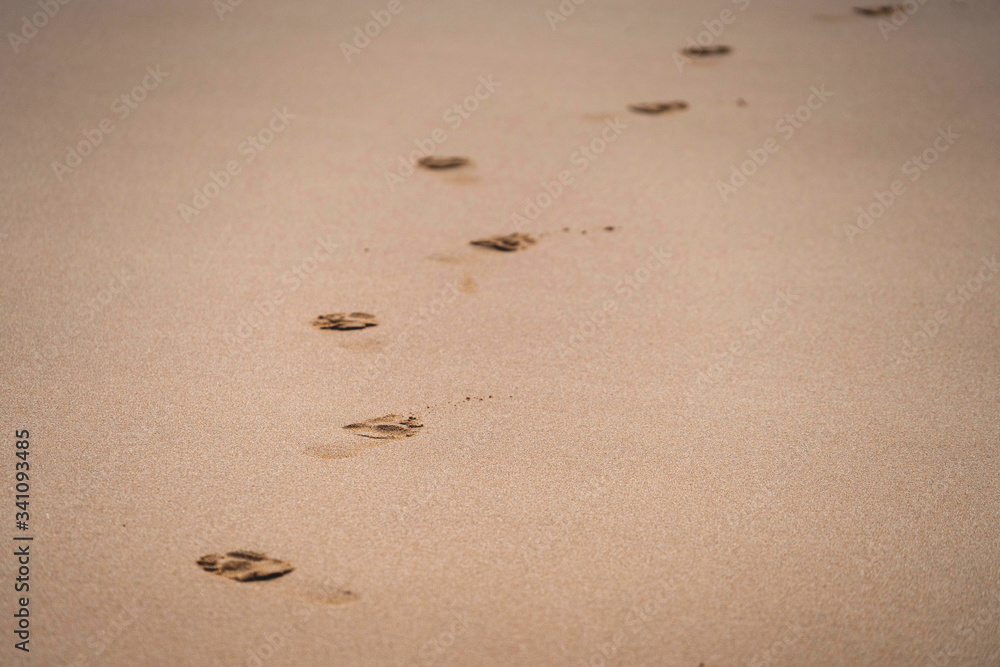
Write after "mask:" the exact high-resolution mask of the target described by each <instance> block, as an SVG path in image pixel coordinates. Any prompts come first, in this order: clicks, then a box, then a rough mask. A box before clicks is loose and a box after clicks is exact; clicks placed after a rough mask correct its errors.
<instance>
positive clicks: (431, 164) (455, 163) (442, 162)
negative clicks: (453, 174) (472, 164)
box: [417, 155, 469, 169]
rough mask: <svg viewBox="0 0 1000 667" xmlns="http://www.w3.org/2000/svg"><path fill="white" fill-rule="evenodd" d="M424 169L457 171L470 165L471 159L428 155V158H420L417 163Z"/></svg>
mask: <svg viewBox="0 0 1000 667" xmlns="http://www.w3.org/2000/svg"><path fill="white" fill-rule="evenodd" d="M417 164H419V165H420V166H421V167H423V168H424V169H455V168H456V167H464V166H465V165H467V164H469V158H465V157H458V156H457V155H456V156H452V157H435V156H433V155H428V156H427V157H423V158H420V160H419V161H418V162H417Z"/></svg>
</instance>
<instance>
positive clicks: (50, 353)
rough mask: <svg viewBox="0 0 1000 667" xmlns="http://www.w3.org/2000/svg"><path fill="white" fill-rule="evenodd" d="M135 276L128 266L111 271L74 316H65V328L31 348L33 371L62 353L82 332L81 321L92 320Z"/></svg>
mask: <svg viewBox="0 0 1000 667" xmlns="http://www.w3.org/2000/svg"><path fill="white" fill-rule="evenodd" d="M135 278H136V276H135V274H134V273H132V270H131V269H129V268H128V267H123V268H121V269H118V270H117V271H115V272H113V273H112V277H111V278H110V279H109V280H108V281H107V286H106V287H104V288H102V289H100V290H98V292H97V294H96V295H95V296H93V297H91V298H90V299H88V300H87V301H85V302H83V303H81V304H79V305H78V306H77V310H76V313H75V316H73V317H66V318H65V320H66V322H67V324H66V326H65V328H63V329H61V330H60V331H59V332H58V333H56V334H55V335H54V336H53V337H52V338H51V339H50V340H49V342H48V343H47V344H46V345H44V346H43V347H41V348H35V349H34V350H32V352H31V359H30V363H31V365H32V367H33V369H34V371H36V372H42V371H44V369H45V367H46V364H49V363H51V362H52V361H54V360H55V359H57V358H58V357H59V356H60V355H62V354H63V352H64V351H65V347H66V346H67V345H68V344H69V342H70V341H71V340H72V339H74V338H76V337H77V336H79V335H80V334H81V333H82V332H83V329H82V328H81V325H82V323H84V322H93V321H94V319H95V318H96V317H97V315H98V313H100V312H101V311H103V310H104V309H105V308H107V307H108V306H109V305H110V304H111V302H112V301H114V300H115V299H116V298H117V297H118V296H119V295H120V294H121V293H122V292H124V291H125V289H126V288H127V287H128V285H129V283H131V282H132V281H134V280H135Z"/></svg>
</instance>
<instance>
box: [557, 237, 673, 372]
mask: <svg viewBox="0 0 1000 667" xmlns="http://www.w3.org/2000/svg"><path fill="white" fill-rule="evenodd" d="M671 257H673V253H671V252H670V251H669V250H664V249H663V248H662V247H657V248H650V249H649V252H648V254H647V257H646V258H645V259H644V260H643V261H642V262H641V263H640V264H639V266H638V267H637V268H636V269H635V270H634V271H631V272H629V273H626V274H625V275H623V276H622V277H621V279H620V280H619V281H618V283H617V284H616V285H615V288H614V292H613V293H612V294H608V295H607V297H606V298H605V299H604V300H603V301H602V303H601V308H600V309H598V310H594V311H592V312H590V313H589V314H588V315H587V318H586V319H585V320H584V321H583V322H581V323H580V324H579V325H577V326H576V327H574V328H573V333H571V334H570V336H569V339H568V340H567V341H566V343H565V344H562V343H556V345H555V350H554V352H555V354H556V355H558V357H559V359H560V360H564V361H565V360H567V359H569V358H570V357H571V356H572V355H574V354H576V353H577V352H579V351H580V348H582V347H583V345H584V343H586V342H587V341H588V340H590V339H592V338H593V337H594V336H596V335H597V332H598V331H599V330H600V329H602V328H603V327H604V326H605V325H606V324H607V323H608V321H609V319H610V318H611V316H612V315H614V314H615V313H617V312H618V310H619V309H620V308H621V307H622V306H623V305H625V304H627V303H628V302H629V301H631V300H632V297H634V296H635V294H636V292H638V290H639V289H640V288H642V286H643V285H645V284H646V283H648V282H649V281H650V279H651V278H652V277H653V275H654V274H655V273H656V272H658V271H659V270H660V269H661V268H663V267H664V266H666V265H667V262H669V261H670V258H671Z"/></svg>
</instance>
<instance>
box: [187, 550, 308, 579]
mask: <svg viewBox="0 0 1000 667" xmlns="http://www.w3.org/2000/svg"><path fill="white" fill-rule="evenodd" d="M198 566H199V567H200V568H201V569H203V570H205V572H211V573H212V574H216V575H218V576H220V577H225V578H226V579H232V580H233V581H263V580H265V579H275V578H277V577H280V576H282V575H285V574H288V573H289V572H291V571H292V570H294V569H295V566H293V565H292V564H291V563H286V562H284V561H281V560H277V559H276V558H268V557H267V556H265V555H264V554H262V553H257V552H256V551H230V552H229V553H227V554H226V555H225V556H220V555H219V554H207V555H205V556H202V557H201V558H199V559H198Z"/></svg>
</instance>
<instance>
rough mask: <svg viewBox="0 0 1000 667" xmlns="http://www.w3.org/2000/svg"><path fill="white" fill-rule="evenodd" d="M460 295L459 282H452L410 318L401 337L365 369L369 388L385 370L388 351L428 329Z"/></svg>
mask: <svg viewBox="0 0 1000 667" xmlns="http://www.w3.org/2000/svg"><path fill="white" fill-rule="evenodd" d="M460 295H461V291H460V290H459V289H458V281H457V280H451V281H449V282H447V283H446V284H445V285H444V286H443V287H442V288H441V289H439V290H438V291H437V294H436V295H435V296H434V297H433V298H432V299H431V300H430V302H429V303H428V304H426V305H423V306H420V308H418V309H417V313H416V315H413V316H411V317H410V319H409V320H408V321H407V323H406V325H405V326H404V327H403V330H402V331H401V332H400V333H399V335H397V336H396V338H395V339H393V340H392V341H389V342H386V344H385V345H384V346H383V348H382V350H380V351H379V353H378V354H376V355H375V357H374V358H373V359H372V361H371V363H370V364H369V365H368V366H367V367H366V368H365V373H364V376H363V380H364V381H365V382H366V383H367V384H368V386H371V385H372V384H373V383H374V382H375V381H376V380H377V379H378V377H379V375H380V374H381V373H382V372H383V371H384V370H385V364H386V363H387V361H388V357H387V356H386V351H387V350H388V349H389V348H390V347H391V346H393V345H397V346H398V345H403V344H404V343H406V341H407V340H408V339H409V337H410V334H411V333H412V332H414V331H421V330H423V329H426V328H427V325H428V324H429V323H430V322H431V321H432V320H434V319H436V318H437V317H439V316H440V315H441V314H442V313H443V312H444V311H445V310H446V309H447V308H448V306H450V305H451V304H452V303H454V302H455V300H456V299H458V297H459V296H460Z"/></svg>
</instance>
